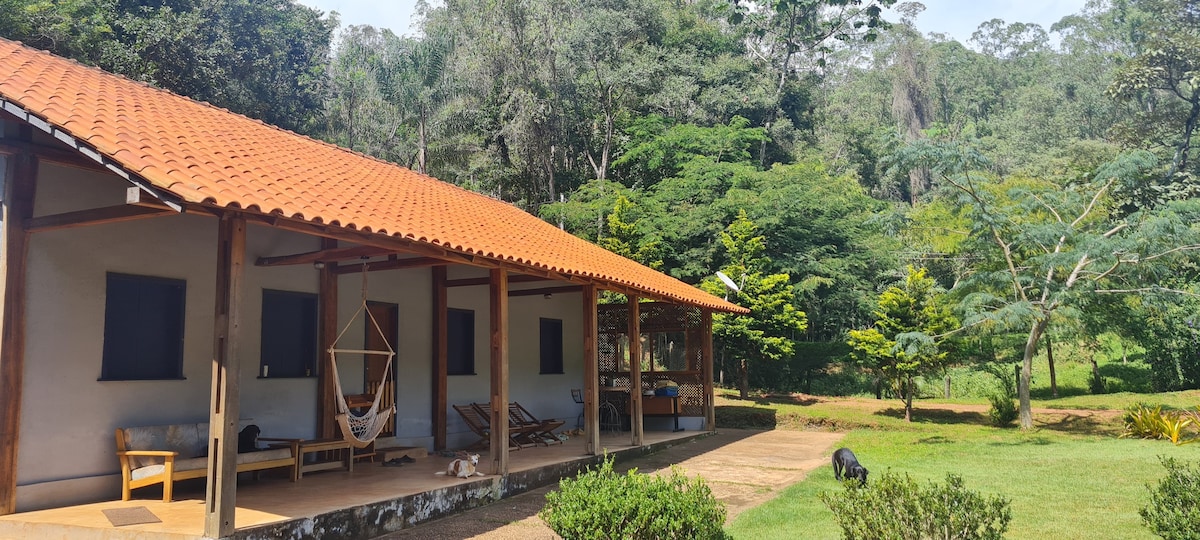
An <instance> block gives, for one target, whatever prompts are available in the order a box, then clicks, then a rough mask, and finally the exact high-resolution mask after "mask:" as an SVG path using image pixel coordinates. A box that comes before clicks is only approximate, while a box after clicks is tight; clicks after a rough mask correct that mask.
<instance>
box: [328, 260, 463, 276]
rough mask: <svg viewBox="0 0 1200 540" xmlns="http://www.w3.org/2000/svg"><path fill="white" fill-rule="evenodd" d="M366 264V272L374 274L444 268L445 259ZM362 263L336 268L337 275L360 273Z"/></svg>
mask: <svg viewBox="0 0 1200 540" xmlns="http://www.w3.org/2000/svg"><path fill="white" fill-rule="evenodd" d="M366 264H367V271H368V272H376V271H379V270H403V269H405V268H425V267H429V266H445V265H446V260H445V259H438V258H434V257H409V258H406V259H389V260H386V261H374V262H369V263H366ZM362 267H363V263H357V264H347V265H344V266H338V273H339V274H352V273H355V272H362Z"/></svg>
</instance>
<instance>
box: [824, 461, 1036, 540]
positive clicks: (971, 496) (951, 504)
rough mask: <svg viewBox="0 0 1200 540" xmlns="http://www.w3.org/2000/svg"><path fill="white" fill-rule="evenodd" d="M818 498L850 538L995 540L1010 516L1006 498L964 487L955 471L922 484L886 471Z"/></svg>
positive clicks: (1010, 512) (1005, 528)
mask: <svg viewBox="0 0 1200 540" xmlns="http://www.w3.org/2000/svg"><path fill="white" fill-rule="evenodd" d="M821 500H822V501H824V503H825V505H826V506H828V507H829V509H830V510H832V511H833V515H834V519H835V520H836V521H837V523H838V526H839V527H841V529H842V534H843V535H845V537H846V538H848V539H857V538H889V539H896V540H932V539H938V540H995V539H999V538H1003V537H1004V532H1005V531H1006V530H1008V522H1009V521H1010V520H1011V519H1012V511H1011V510H1010V509H1009V506H1008V500H1006V499H1004V498H1003V497H999V496H992V497H984V496H983V495H980V494H979V493H977V492H974V491H971V490H969V489H966V488H965V487H963V481H962V478H961V477H959V476H956V475H953V474H951V475H947V476H946V483H945V484H938V483H935V482H931V483H930V484H929V487H927V488H924V489H923V488H921V486H919V485H917V482H916V481H914V480H913V479H912V478H910V477H909V476H908V475H907V474H906V475H904V476H899V475H895V474H890V473H884V474H883V475H882V476H881V478H880V479H879V480H877V481H875V482H873V483H872V484H870V485H868V486H866V487H861V488H860V487H856V486H854V485H852V484H851V485H849V486H848V487H847V489H846V490H845V491H842V492H838V493H831V492H825V493H822V494H821Z"/></svg>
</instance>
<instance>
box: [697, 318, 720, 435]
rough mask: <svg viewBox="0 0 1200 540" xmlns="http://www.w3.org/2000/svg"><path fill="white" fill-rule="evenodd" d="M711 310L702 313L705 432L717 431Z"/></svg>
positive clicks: (701, 340)
mask: <svg viewBox="0 0 1200 540" xmlns="http://www.w3.org/2000/svg"><path fill="white" fill-rule="evenodd" d="M712 317H713V313H712V310H710V309H705V310H702V311H701V312H700V335H701V338H700V362H701V364H700V365H701V366H702V369H701V372H702V374H703V377H704V431H716V430H717V414H716V403H715V402H714V401H715V399H714V398H715V395H714V393H713V335H712Z"/></svg>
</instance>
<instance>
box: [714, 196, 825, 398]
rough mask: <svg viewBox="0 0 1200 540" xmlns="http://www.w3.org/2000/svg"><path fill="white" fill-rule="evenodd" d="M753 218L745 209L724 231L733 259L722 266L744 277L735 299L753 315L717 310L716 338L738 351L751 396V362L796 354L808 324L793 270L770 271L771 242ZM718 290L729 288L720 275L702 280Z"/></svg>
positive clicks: (744, 390)
mask: <svg viewBox="0 0 1200 540" xmlns="http://www.w3.org/2000/svg"><path fill="white" fill-rule="evenodd" d="M763 240H764V239H763V237H762V236H759V235H758V228H757V227H756V226H755V225H754V222H752V221H750V219H749V218H747V217H746V213H745V212H740V213H739V214H738V217H737V219H736V220H734V222H733V223H730V224H729V227H728V228H726V230H725V231H723V232H722V233H721V245H722V246H724V247H725V254H726V257H727V260H728V263H726V265H725V266H724V267H723V268H722V271H723V272H724V273H725V274H726V275H728V276H731V277H732V278H733V279H735V280H738V281H739V289H740V290H739V291H737V292H736V293H735V296H734V299H735V300H736V301H737V303H738V304H740V305H741V306H742V307H745V308H748V309H749V310H750V314H749V315H739V314H729V313H719V314H716V315H713V339H714V341H716V344H717V346H718V347H719V348H720V349H721V350H722V354H727V353H730V352H733V353H734V354H739V355H740V358H738V366H739V373H740V383H739V385H738V386H739V392H740V394H741V397H742V398H746V397H748V396H749V391H750V389H749V373H750V371H749V365H750V362H751V361H752V360H754V361H759V362H769V361H779V360H781V359H783V358H786V357H788V356H791V354H792V351H793V345H794V341H795V340H796V336H797V335H798V334H799V333H800V332H803V331H804V329H805V327H806V326H807V325H808V321H807V318H806V316H805V314H804V312H803V311H800V310H799V309H797V308H796V306H795V304H794V302H795V294H794V293H793V292H792V288H791V284H790V279H791V278H790V276H788V275H787V274H766V268H767V267H768V265H769V264H770V260H769V259H767V258H766V257H765V256H764V255H763V252H764V251H765V249H766V246H765V244H764V241H763ZM701 287H702V288H703V289H704V290H706V291H708V292H710V293H713V294H716V295H721V294H724V291H725V285H724V284H723V283H722V282H721V281H719V280H718V279H717V278H716V277H715V276H714V277H710V278H709V279H707V280H706V281H704V282H703V283H702V284H701Z"/></svg>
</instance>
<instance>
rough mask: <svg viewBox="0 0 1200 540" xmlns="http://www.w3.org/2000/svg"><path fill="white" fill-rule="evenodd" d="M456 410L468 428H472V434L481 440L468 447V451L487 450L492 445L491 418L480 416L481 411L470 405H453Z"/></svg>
mask: <svg viewBox="0 0 1200 540" xmlns="http://www.w3.org/2000/svg"><path fill="white" fill-rule="evenodd" d="M451 407H454V410H456V411H458V415H459V416H462V419H463V422H465V423H466V424H467V427H469V428H471V432H472V433H474V434H475V435H478V436H479V440H478V441H475V442H473V443H471V444H470V446H467V448H466V449H467V450H487V449H488V447H489V446H491V444H492V432H491V430H490V429H489V428H488V426H490V425H491V422H490V421H489V420H488V418H490V416H480V414H479V411H477V410H475V409H474V408H472V407H471V406H470V405H451Z"/></svg>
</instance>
